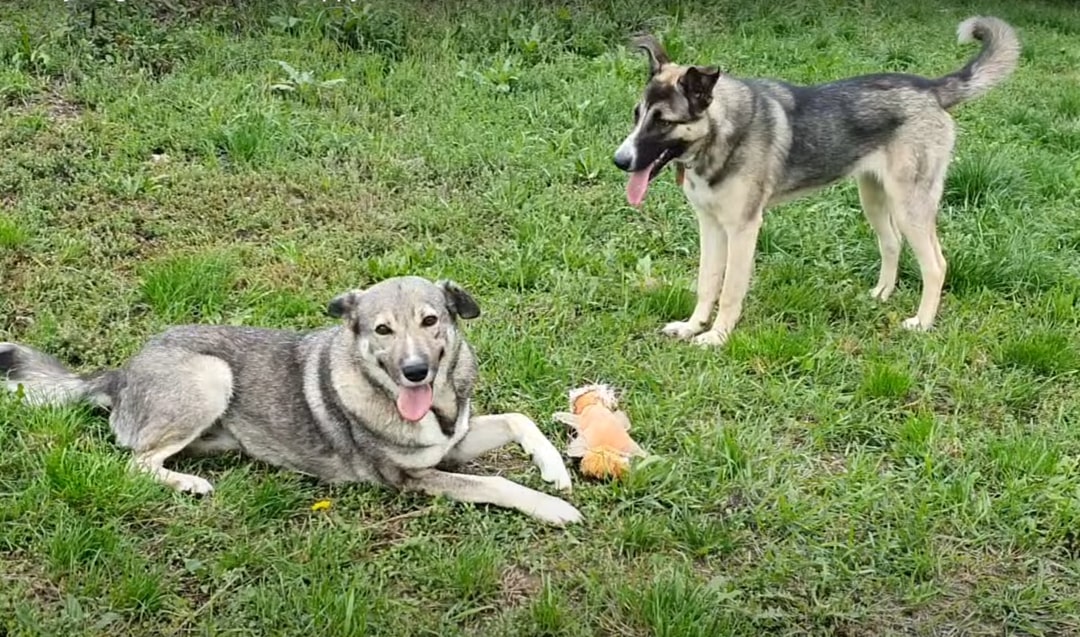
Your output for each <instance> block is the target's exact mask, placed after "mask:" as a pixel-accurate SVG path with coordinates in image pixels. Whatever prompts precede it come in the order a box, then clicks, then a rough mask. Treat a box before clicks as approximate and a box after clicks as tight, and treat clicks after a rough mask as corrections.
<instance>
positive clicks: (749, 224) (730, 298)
mask: <svg viewBox="0 0 1080 637" xmlns="http://www.w3.org/2000/svg"><path fill="white" fill-rule="evenodd" d="M763 212H764V211H763V210H762V209H761V208H760V207H759V208H758V209H756V210H754V211H753V213H752V214H751V215H749V218H745V217H744V219H742V220H740V221H739V222H738V223H737V224H732V225H729V226H728V227H727V228H725V230H726V232H727V238H728V250H727V271H726V274H725V276H724V289H723V291H722V292H721V293H720V305H719V307H718V308H717V310H716V320H715V321H713V325H712V328H711V329H710V330H709V331H708V332H704V333H702V334H699V335H698V336H697V337H695V338H694V343H696V344H698V345H723V344H724V343H725V342H726V341H727V338H728V335H729V334H731V330H733V329H735V324H736V323H738V322H739V317H740V316H742V307H743V300H744V299H745V298H746V293H747V291H748V290H749V289H750V277H751V275H752V274H753V271H754V253H755V251H756V250H757V238H758V232H759V231H760V230H761V222H762V218H763Z"/></svg>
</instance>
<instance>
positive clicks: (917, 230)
mask: <svg viewBox="0 0 1080 637" xmlns="http://www.w3.org/2000/svg"><path fill="white" fill-rule="evenodd" d="M885 188H886V192H887V193H888V196H889V199H890V202H889V205H890V207H891V208H892V210H893V211H894V212H893V216H894V218H895V220H896V225H897V226H898V227H899V229H900V232H901V233H902V234H903V235H904V238H906V239H907V241H908V244H909V245H911V250H912V252H914V253H915V259H916V261H918V263H919V272H920V274H921V275H922V296H921V297H920V299H919V309H918V312H917V313H916V315H915V316H913V317H911V318H908V319H905V320H904V323H903V326H904V327H905V328H907V329H911V330H920V331H922V330H928V329H930V328H931V327H932V326H933V324H934V318H935V317H936V316H937V311H938V306H939V305H940V303H941V290H942V288H943V287H944V285H945V272H946V268H947V267H948V264H947V263H946V261H945V256H944V255H943V254H942V253H941V244H940V242H939V241H938V236H937V223H936V221H937V210H938V206H939V204H940V202H941V193H942V190H943V189H944V179H943V175H942V177H939V178H937V179H934V180H932V181H931V182H929V183H927V182H918V183H907V184H905V183H903V182H893V183H892V184H889V183H888V182H887V183H886V186H885ZM890 191H891V192H890Z"/></svg>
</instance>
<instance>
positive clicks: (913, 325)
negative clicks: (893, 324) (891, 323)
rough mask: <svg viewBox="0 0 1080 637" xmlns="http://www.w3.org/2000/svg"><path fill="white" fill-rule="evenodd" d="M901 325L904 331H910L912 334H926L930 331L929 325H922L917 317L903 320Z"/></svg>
mask: <svg viewBox="0 0 1080 637" xmlns="http://www.w3.org/2000/svg"><path fill="white" fill-rule="evenodd" d="M901 325H903V327H904V329H905V330H911V331H912V332H926V331H928V330H929V329H930V326H929V325H923V323H922V321H920V320H919V317H917V316H913V317H911V318H909V319H904V322H903V323H902V324H901Z"/></svg>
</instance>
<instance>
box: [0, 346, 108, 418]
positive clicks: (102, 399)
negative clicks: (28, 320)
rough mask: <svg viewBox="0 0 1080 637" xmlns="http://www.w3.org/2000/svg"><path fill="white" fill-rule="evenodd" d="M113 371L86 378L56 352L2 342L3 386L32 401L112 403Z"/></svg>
mask: <svg viewBox="0 0 1080 637" xmlns="http://www.w3.org/2000/svg"><path fill="white" fill-rule="evenodd" d="M113 380H114V379H113V378H112V373H111V372H106V373H104V374H97V375H95V376H94V377H87V378H83V377H81V376H79V375H77V374H75V373H73V372H71V371H69V370H68V369H67V368H65V367H64V366H63V364H61V363H60V361H58V360H56V359H55V358H53V357H52V356H49V355H48V354H45V353H43V352H39V351H37V350H35V349H33V348H30V347H26V346H25V345H19V344H18V343H8V342H2V343H0V388H6V389H7V390H8V391H10V392H13V393H17V394H21V396H22V399H23V400H24V401H25V402H27V403H28V404H31V405H55V406H60V405H68V404H72V403H77V402H81V401H84V400H89V401H91V402H93V403H95V404H98V405H101V406H105V407H107V406H108V405H109V404H110V403H111V397H110V393H111V392H110V389H109V388H110V387H111V385H112V383H113Z"/></svg>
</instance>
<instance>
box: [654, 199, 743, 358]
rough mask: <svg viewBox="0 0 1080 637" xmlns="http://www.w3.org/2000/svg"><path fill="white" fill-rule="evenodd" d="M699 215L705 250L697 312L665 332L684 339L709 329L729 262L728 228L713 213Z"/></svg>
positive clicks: (700, 261) (700, 264)
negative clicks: (726, 230) (726, 229)
mask: <svg viewBox="0 0 1080 637" xmlns="http://www.w3.org/2000/svg"><path fill="white" fill-rule="evenodd" d="M696 212H697V218H698V240H699V243H700V247H699V249H700V250H701V253H700V254H699V255H698V282H697V305H695V306H694V313H693V314H691V315H690V318H688V319H687V320H685V321H675V322H672V323H668V324H667V325H665V326H664V329H663V330H662V331H663V333H664V334H667V335H668V336H674V337H675V338H680V339H688V338H691V337H692V336H694V335H695V334H700V333H701V332H702V331H703V330H704V329H705V325H706V324H708V322H709V317H710V316H711V315H712V311H713V307H714V306H715V305H716V299H717V298H718V297H719V296H720V287H721V286H722V285H723V282H724V268H725V265H726V261H727V251H728V236H727V233H726V232H725V231H724V227H723V226H721V225H720V223H719V222H718V221H717V220H716V217H714V216H713V215H712V213H710V212H708V211H702V210H696Z"/></svg>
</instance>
